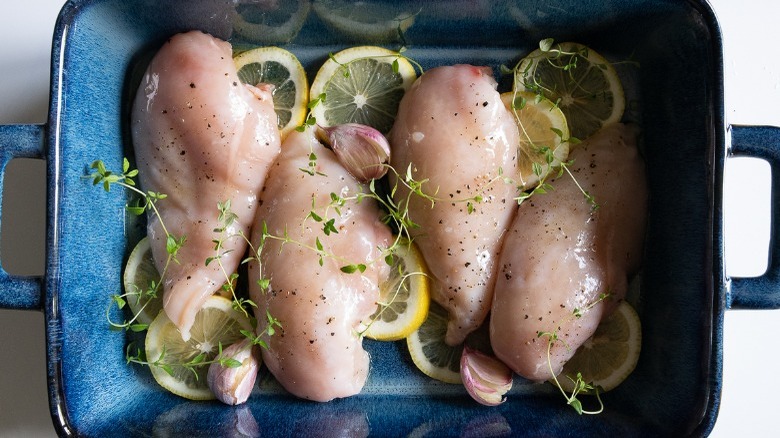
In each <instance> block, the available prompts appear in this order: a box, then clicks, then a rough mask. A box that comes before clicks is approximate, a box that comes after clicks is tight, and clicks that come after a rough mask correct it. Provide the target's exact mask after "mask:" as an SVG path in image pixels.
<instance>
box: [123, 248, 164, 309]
mask: <svg viewBox="0 0 780 438" xmlns="http://www.w3.org/2000/svg"><path fill="white" fill-rule="evenodd" d="M122 280H123V283H124V287H125V299H126V300H127V304H128V305H129V306H130V310H132V311H133V315H135V316H136V321H137V322H140V323H143V324H151V323H152V321H153V320H154V318H155V317H156V316H157V314H158V313H160V310H162V307H163V305H162V293H163V289H162V286H157V287H155V286H154V285H158V284H159V283H160V273H159V272H157V268H156V267H155V265H154V259H152V247H151V245H150V244H149V238H148V237H144V238H143V239H141V240H140V241H139V242H138V244H136V245H135V248H133V251H131V252H130V257H129V258H128V259H127V264H126V265H125V273H124V276H123V278H122Z"/></svg>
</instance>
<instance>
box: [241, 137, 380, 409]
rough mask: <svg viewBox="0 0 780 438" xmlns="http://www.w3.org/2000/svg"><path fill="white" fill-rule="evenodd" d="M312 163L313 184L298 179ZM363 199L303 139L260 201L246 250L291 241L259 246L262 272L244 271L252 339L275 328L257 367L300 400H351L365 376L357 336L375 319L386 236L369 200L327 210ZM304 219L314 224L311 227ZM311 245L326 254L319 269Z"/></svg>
mask: <svg viewBox="0 0 780 438" xmlns="http://www.w3.org/2000/svg"><path fill="white" fill-rule="evenodd" d="M311 153H314V154H315V155H316V156H317V159H316V174H315V175H310V174H309V173H307V172H306V171H305V170H308V169H309V162H310V154H311ZM361 191H362V192H364V193H365V192H367V189H366V188H365V186H363V185H361V184H359V183H358V182H357V181H355V179H354V178H353V177H352V176H351V175H350V174H349V173H348V172H347V171H346V170H345V169H344V168H343V167H342V166H341V164H340V163H339V162H338V160H337V158H336V156H335V155H334V154H333V152H332V151H331V150H329V149H326V148H325V147H324V146H322V145H321V144H320V143H319V142H318V141H317V140H316V139H315V138H314V135H313V134H312V130H311V129H308V130H307V131H306V132H303V133H300V132H293V133H291V134H290V135H289V136H288V137H287V139H286V140H285V142H284V144H283V146H282V153H281V154H280V156H279V159H278V160H277V161H276V163H275V164H274V165H273V166H272V169H271V171H270V173H269V176H268V181H267V182H266V185H265V187H264V188H263V192H262V194H261V196H260V200H261V206H260V208H259V209H258V212H257V218H256V219H255V223H254V228H253V233H252V241H253V242H254V245H256V246H259V244H260V241H261V237H262V235H263V229H264V228H266V229H267V232H268V234H270V235H273V236H276V237H282V236H285V235H286V236H287V237H288V238H289V239H290V240H291V241H292V242H288V243H284V244H282V243H281V242H280V241H279V240H277V239H274V238H270V237H269V238H266V240H265V243H264V246H263V249H262V256H261V267H259V266H258V265H257V264H256V263H253V264H251V265H250V270H249V279H250V295H251V298H252V300H253V301H254V302H255V303H257V305H258V308H257V310H256V315H257V318H258V320H259V321H260V325H259V326H258V328H259V330H260V331H262V329H263V328H264V327H265V325H264V321H266V312H270V314H271V315H272V316H273V317H274V318H276V319H278V320H279V321H280V323H281V325H282V328H281V329H278V330H277V331H276V333H275V334H274V335H273V336H270V337H268V336H266V338H265V339H266V341H267V342H268V345H269V348H268V349H267V350H266V349H264V350H263V361H264V363H265V364H266V365H267V366H268V369H269V370H270V371H271V373H273V375H274V376H275V377H276V379H277V380H278V381H279V382H280V383H281V384H282V386H284V387H285V388H286V389H287V390H288V391H289V392H291V393H292V394H294V395H296V396H298V397H301V398H305V399H310V400H316V401H328V400H331V399H333V398H339V397H347V396H350V395H354V394H357V393H359V392H360V391H361V389H362V388H363V385H364V384H365V381H366V377H367V375H368V369H369V356H368V353H367V352H366V351H365V350H363V347H362V337H361V336H359V334H358V329H359V326H360V323H361V322H362V321H364V320H366V319H367V318H368V317H370V315H371V314H372V313H373V312H374V310H376V303H377V300H378V299H379V284H380V282H381V281H382V280H384V279H386V278H387V277H388V276H389V274H390V268H389V266H388V265H387V264H386V263H385V261H384V258H383V255H382V254H383V251H382V249H383V248H387V247H388V246H389V245H390V242H391V240H392V235H391V232H390V230H389V228H388V227H387V226H386V225H385V224H383V223H382V222H381V220H380V219H381V214H380V210H379V207H378V205H377V204H376V203H375V202H373V201H372V200H370V199H364V200H362V201H361V202H359V203H357V202H355V201H354V200H353V201H346V203H345V204H344V205H343V206H341V207H339V208H338V211H337V209H336V208H334V207H329V205H330V204H331V202H332V198H331V193H333V194H335V195H337V196H339V197H343V198H346V197H351V196H355V195H357V194H358V193H359V192H361ZM312 211H313V212H314V213H315V215H317V216H318V217H321V218H322V220H321V221H316V220H315V219H314V218H313V216H312V215H311V214H310V213H311V212H312ZM331 219H333V220H334V222H333V227H334V228H335V229H336V230H338V232H337V233H335V232H331V233H330V235H326V234H325V232H324V231H323V227H324V224H325V223H326V222H327V221H329V220H331ZM263 224H265V227H264V226H263ZM318 241H319V242H320V244H321V245H322V250H323V252H324V253H326V255H325V256H323V257H322V259H321V260H320V254H319V253H318V251H317V250H316V249H317V247H318V245H317V242H318ZM302 245H306V246H307V247H304V246H302ZM353 264H355V265H356V264H364V265H366V270H365V272H363V273H360V272H354V273H345V272H342V270H341V268H342V267H344V266H347V265H353ZM261 278H264V279H268V280H270V288H269V289H268V290H267V291H263V290H262V289H261V287H260V286H259V285H258V280H259V279H261Z"/></svg>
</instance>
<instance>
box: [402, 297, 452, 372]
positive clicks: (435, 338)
mask: <svg viewBox="0 0 780 438" xmlns="http://www.w3.org/2000/svg"><path fill="white" fill-rule="evenodd" d="M448 320H449V315H448V314H447V311H446V310H444V308H443V307H441V306H440V305H439V304H438V303H436V302H435V301H431V304H430V308H429V309H428V317H427V318H426V319H425V321H424V322H423V323H422V325H421V326H420V328H419V329H417V330H416V331H414V332H412V334H411V335H409V337H407V338H406V345H407V348H408V349H409V354H410V355H411V357H412V362H414V365H415V366H416V367H417V368H418V369H419V370H420V371H422V372H423V373H424V374H425V375H427V376H428V377H431V378H433V379H436V380H438V381H441V382H444V383H463V381H462V380H461V377H460V356H461V354H462V353H463V345H462V344H460V345H457V346H455V347H451V346H449V345H447V344H446V343H445V342H444V336H445V335H446V334H447V321H448Z"/></svg>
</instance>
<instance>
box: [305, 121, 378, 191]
mask: <svg viewBox="0 0 780 438" xmlns="http://www.w3.org/2000/svg"><path fill="white" fill-rule="evenodd" d="M315 129H316V131H315V134H316V136H317V139H318V140H320V141H321V142H322V143H323V144H324V145H326V146H328V147H329V148H330V149H331V150H332V151H333V153H335V154H336V157H337V158H338V159H339V162H341V164H342V166H344V168H345V169H347V171H349V173H350V174H352V176H354V177H355V179H357V180H358V181H360V182H362V183H367V182H369V181H371V180H372V179H379V178H382V177H383V176H385V174H386V173H387V163H388V162H389V161H390V144H389V142H388V141H387V138H385V136H384V135H382V133H381V132H379V131H377V130H376V129H374V128H372V127H370V126H366V125H361V124H359V123H345V124H343V125H336V126H330V127H322V126H319V125H317V126H316V128H315Z"/></svg>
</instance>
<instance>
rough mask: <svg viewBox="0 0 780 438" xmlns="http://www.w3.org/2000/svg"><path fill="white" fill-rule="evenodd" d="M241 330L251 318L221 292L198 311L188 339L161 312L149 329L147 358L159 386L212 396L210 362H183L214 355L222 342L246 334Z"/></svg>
mask: <svg viewBox="0 0 780 438" xmlns="http://www.w3.org/2000/svg"><path fill="white" fill-rule="evenodd" d="M240 330H249V331H251V330H252V327H251V325H250V323H249V319H248V318H247V317H246V315H244V314H243V313H241V312H239V311H237V310H235V309H234V308H233V303H232V301H230V300H228V299H226V298H222V297H219V296H212V297H210V298H209V299H208V300H206V303H205V304H204V305H203V307H202V308H201V309H200V310H199V311H198V313H197V314H196V315H195V323H194V324H193V325H192V329H190V333H191V334H192V337H191V338H190V340H188V341H186V342H185V341H183V340H182V338H181V334H180V333H179V330H178V329H177V328H176V325H175V324H174V323H173V322H172V321H171V320H170V319H168V316H167V315H166V314H165V312H160V314H159V315H157V317H156V318H155V319H154V321H152V324H151V325H149V330H148V331H147V333H146V345H145V347H146V359H147V361H148V362H150V364H151V365H150V369H151V371H152V376H153V377H154V379H155V380H156V381H157V383H159V384H160V386H162V387H163V388H165V389H167V390H168V391H170V392H172V393H174V394H176V395H178V396H181V397H184V398H187V399H190V400H210V399H213V398H214V395H213V394H212V393H211V391H210V390H209V387H208V384H207V382H206V375H207V374H208V369H209V367H208V365H200V366H198V365H194V366H192V367H185V366H184V365H185V364H191V363H192V362H193V361H195V362H207V361H210V360H212V359H214V357H215V356H216V355H217V354H218V353H219V345H220V344H221V345H222V348H223V349H224V348H227V346H229V345H230V344H232V343H234V342H236V341H238V340H241V339H243V338H244V335H243V334H241V333H240ZM201 355H203V356H201ZM199 359H202V360H199Z"/></svg>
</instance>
